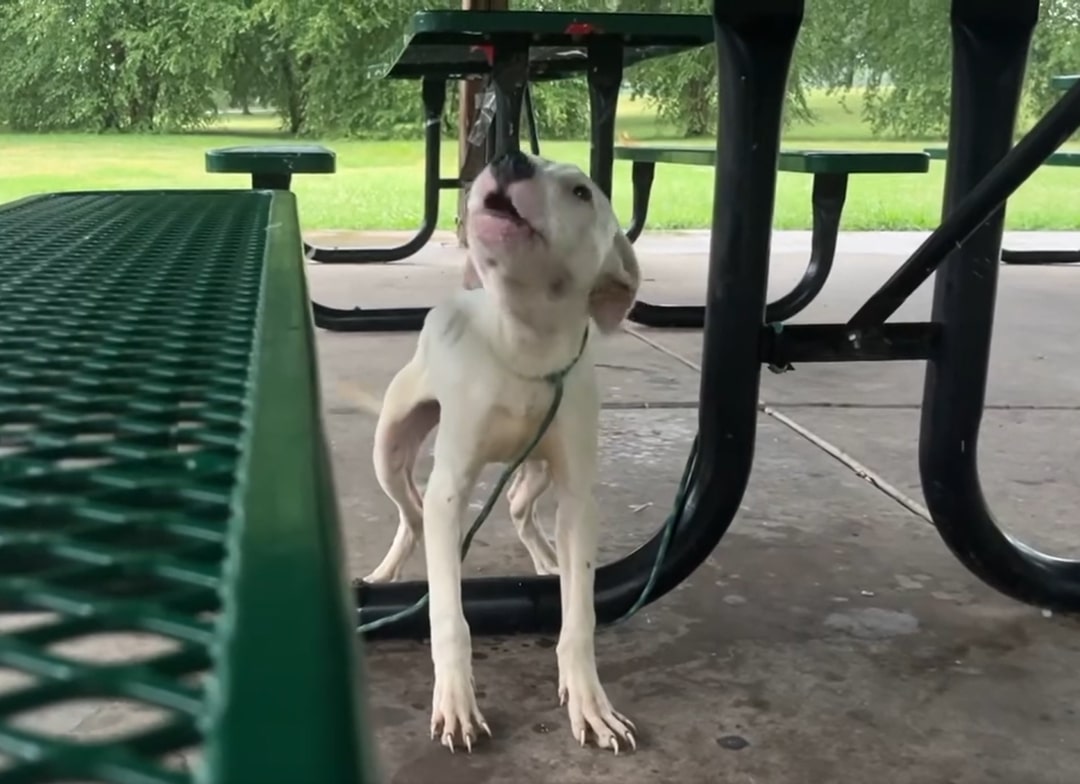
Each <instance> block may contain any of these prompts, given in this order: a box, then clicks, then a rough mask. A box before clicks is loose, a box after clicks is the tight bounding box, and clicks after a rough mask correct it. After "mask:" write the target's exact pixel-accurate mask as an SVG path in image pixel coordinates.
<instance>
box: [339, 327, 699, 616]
mask: <svg viewBox="0 0 1080 784" xmlns="http://www.w3.org/2000/svg"><path fill="white" fill-rule="evenodd" d="M588 340H589V331H588V329H586V330H585V334H584V335H583V336H582V338H581V347H580V348H579V349H578V353H577V356H575V357H574V358H573V359H572V360H571V361H570V364H569V365H567V366H566V367H565V368H563V369H562V370H557V371H555V372H554V373H549V374H548V375H546V376H544V377H543V379H542V380H543V381H547V382H548V383H549V384H551V386H552V389H553V390H554V395H553V396H552V399H551V405H550V406H549V407H548V410H547V413H546V414H544V419H543V421H542V422H541V423H540V427H539V428H538V429H537V431H536V435H535V436H533V439H532V441H530V442H529V445H528V446H526V447H525V449H524V450H522V452H521V454H520V455H518V457H517V458H515V460H514V461H513V462H512V463H510V465H508V466H507V467H506V468H505V469H504V470H503V472H502V474H500V475H499V479H498V481H497V482H496V483H495V487H494V488H492V491H491V493H490V495H489V496H488V499H487V502H486V503H485V504H484V506H483V508H482V509H481V510H480V512H479V513H478V514H477V515H476V519H475V520H473V524H472V525H471V526H469V530H468V531H467V532H466V533H465V539H464V540H463V541H462V543H461V560H463V561H464V560H465V556H466V555H467V554H468V552H469V546H470V545H472V540H473V537H474V536H476V532H477V531H479V530H480V526H482V525H483V524H484V523H485V522H486V521H487V519H488V516H489V515H490V514H491V510H492V509H494V508H495V502H496V501H498V500H499V496H501V495H502V492H503V488H505V487H506V483H507V482H509V481H510V477H512V476H513V475H514V472H515V471H517V470H518V468H520V467H521V464H522V463H524V462H525V461H526V460H527V459H528V458H529V455H530V454H532V451H533V450H534V449H535V448H536V446H537V444H539V443H540V439H542V438H543V437H544V434H545V433H546V432H547V429H548V428H549V427H551V423H552V422H554V421H555V415H556V414H557V413H558V411H559V404H560V403H562V399H563V387H564V383H565V381H566V377H567V376H568V375H570V371H571V370H573V369H574V367H575V366H576V365H577V363H578V360H579V359H581V355H582V354H584V353H585V345H586V344H587V343H588ZM697 444H698V439H697V436H694V444H693V447H692V448H691V451H690V459H689V460H688V461H687V463H686V468H685V469H684V471H683V476H682V480H681V481H680V482H679V489H678V492H677V494H676V497H675V508H674V510H673V511H672V513H671V514H670V515H668V518H667V520H665V521H664V529H663V533H662V535H661V538H660V545H659V547H658V549H657V551H656V560H655V562H654V563H653V567H652V570H651V571H650V572H649V578H648V580H646V582H645V586H644V587H643V588H642V590H641V594H640V595H639V596H638V598H637V600H636V601H635V602H634V604H633V606H631V608H630V609H629V610H627V612H626V613H625V614H624V615H623V616H622V617H621V618H619V619H618V620H616V621H615V623H622V622H623V621H625V620H627V619H628V618H630V616H632V615H634V614H635V613H637V611H638V610H640V609H641V608H642V607H643V606H644V605H645V603H646V602H647V601H648V599H649V595H650V593H651V592H652V590H653V588H654V587H655V586H656V581H657V579H658V577H659V575H660V567H661V565H662V564H663V562H664V558H665V557H666V555H667V551H668V548H669V546H670V545H671V539H672V537H673V536H674V534H675V529H676V528H678V525H679V523H680V522H681V520H682V515H683V511H684V510H685V508H686V495H687V493H686V491H687V489H688V488H689V486H690V480H691V478H692V476H693V475H694V473H695V469H696V468H697ZM430 596H431V594H429V593H425V594H424V595H423V596H422V597H420V599H419V601H417V602H416V603H415V604H413V605H412V606H411V607H406V608H405V609H404V610H401V611H399V612H396V613H394V614H393V615H387V616H386V617H385V618H379V619H378V620H377V621H371V622H370V623H362V624H360V626H358V627H357V631H358V632H360V633H361V634H364V633H366V632H373V631H375V630H376V629H382V628H383V627H385V626H389V625H391V624H393V623H397V622H398V621H400V620H403V619H405V618H408V617H410V616H412V615H414V614H415V613H418V612H420V611H421V610H423V609H424V608H425V607H427V603H428V599H429V598H430Z"/></svg>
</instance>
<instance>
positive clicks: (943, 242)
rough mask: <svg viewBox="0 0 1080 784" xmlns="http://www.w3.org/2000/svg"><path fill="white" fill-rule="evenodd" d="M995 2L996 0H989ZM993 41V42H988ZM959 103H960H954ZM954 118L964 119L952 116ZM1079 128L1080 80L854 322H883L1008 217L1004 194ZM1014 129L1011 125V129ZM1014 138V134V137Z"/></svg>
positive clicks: (967, 192) (974, 187) (950, 167)
mask: <svg viewBox="0 0 1080 784" xmlns="http://www.w3.org/2000/svg"><path fill="white" fill-rule="evenodd" d="M989 5H990V6H991V7H994V6H995V5H996V4H995V3H990V4H989ZM986 45H987V46H989V44H986ZM954 108H955V107H954ZM953 122H954V123H955V122H963V121H961V120H959V118H957V117H953ZM1077 128H1080V84H1077V85H1076V86H1074V87H1072V88H1071V89H1070V90H1069V91H1068V92H1067V93H1065V95H1064V96H1063V97H1062V98H1061V99H1060V100H1059V101H1058V102H1057V103H1056V104H1055V105H1054V107H1053V108H1052V109H1051V110H1050V111H1049V112H1047V113H1046V115H1045V116H1043V117H1042V119H1040V120H1039V121H1038V122H1037V123H1036V124H1035V127H1034V128H1032V129H1031V130H1030V131H1029V132H1028V133H1027V134H1025V135H1024V138H1022V139H1021V140H1020V141H1019V142H1018V143H1017V145H1016V146H1015V147H1013V148H1012V150H1007V154H1006V155H1004V157H1003V158H1001V159H995V160H994V162H993V165H992V167H988V170H987V171H986V176H985V177H983V178H981V179H980V180H979V181H977V182H976V181H973V182H972V183H971V188H970V189H966V190H965V191H964V192H963V198H962V199H957V200H955V201H950V205H951V208H950V210H949V213H948V215H947V217H946V218H945V219H944V220H943V221H942V223H941V225H940V226H938V228H937V229H935V230H934V232H933V233H932V234H931V235H930V236H929V237H927V238H926V240H925V241H924V242H923V244H922V245H920V246H919V248H918V249H917V250H916V251H915V253H913V254H912V256H911V258H909V259H908V260H907V261H906V262H904V264H903V266H901V267H900V269H898V270H897V271H896V272H895V273H894V274H893V276H892V277H891V278H889V279H888V280H887V281H886V282H885V284H884V285H883V286H882V287H881V288H880V289H878V290H877V291H876V292H874V294H873V295H872V296H871V297H870V299H868V300H867V301H866V304H865V305H863V306H862V307H861V308H859V310H858V311H857V312H856V313H855V315H854V316H852V317H851V320H850V322H849V323H850V324H852V325H853V326H856V325H857V326H868V325H870V324H882V323H884V322H885V320H886V319H887V318H889V316H891V315H892V314H893V313H895V312H896V309H897V308H899V307H900V306H901V305H903V304H904V301H905V300H906V299H907V298H908V297H910V296H911V293H912V292H913V291H915V289H917V288H918V287H919V286H920V285H921V284H922V283H923V281H925V280H926V279H927V278H928V277H930V275H931V274H932V273H933V272H934V270H936V269H937V268H938V266H939V265H940V264H941V263H942V261H943V260H944V259H945V257H946V255H947V254H949V253H950V252H951V251H953V249H954V248H956V247H957V246H958V245H961V244H963V243H964V242H966V241H967V240H968V238H969V237H971V235H972V233H973V232H975V231H976V230H977V229H979V228H980V226H981V225H982V224H984V222H985V221H987V220H988V219H991V218H992V219H993V220H994V221H1004V215H1005V212H1004V207H1003V205H1004V204H1005V200H1006V199H1008V198H1009V197H1010V196H1011V195H1012V194H1013V193H1014V192H1015V191H1016V189H1017V188H1019V187H1020V186H1021V185H1023V184H1024V182H1025V181H1026V180H1027V179H1028V178H1029V177H1030V176H1031V175H1032V174H1033V173H1034V172H1035V170H1036V169H1038V168H1039V167H1040V166H1042V164H1043V162H1044V161H1046V159H1047V158H1049V157H1050V155H1051V154H1053V152H1054V151H1055V150H1056V149H1057V148H1058V147H1060V146H1061V145H1062V144H1063V143H1064V142H1065V141H1066V140H1067V139H1068V138H1069V137H1070V136H1071V135H1072V134H1073V133H1075V132H1076V129H1077ZM1010 134H1011V129H1010ZM1010 141H1011V139H1010ZM955 154H956V151H955V150H953V149H952V148H951V147H950V149H949V154H948V163H947V166H948V169H947V171H953V170H955V169H956V168H957V165H956V164H955V162H954V160H953V155H955ZM1000 248H1001V242H1000V241H999V242H998V249H997V250H996V251H995V253H994V263H997V261H998V258H999V256H1000Z"/></svg>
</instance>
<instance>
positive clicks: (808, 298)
mask: <svg viewBox="0 0 1080 784" xmlns="http://www.w3.org/2000/svg"><path fill="white" fill-rule="evenodd" d="M847 185H848V176H847V175H846V174H816V175H814V193H813V196H812V203H813V209H814V230H813V233H812V234H811V235H810V261H809V263H808V264H807V265H806V272H804V273H803V276H802V278H801V279H800V280H799V282H798V283H796V284H795V288H793V289H792V290H791V291H789V292H788V293H787V294H785V295H784V296H782V297H781V298H780V299H778V300H776V302H770V303H769V307H768V308H766V310H765V320H766V321H787V320H788V319H789V318H791V317H792V316H794V315H795V314H796V313H798V312H799V311H801V310H802V309H803V308H805V307H806V306H807V305H809V304H810V303H811V302H813V301H814V297H816V296H817V295H818V294H820V293H821V290H822V289H823V288H824V287H825V281H827V280H828V279H829V273H830V272H832V265H833V259H835V258H836V240H837V238H838V237H839V236H840V216H841V215H843V213H844V200H845V199H846V198H847Z"/></svg>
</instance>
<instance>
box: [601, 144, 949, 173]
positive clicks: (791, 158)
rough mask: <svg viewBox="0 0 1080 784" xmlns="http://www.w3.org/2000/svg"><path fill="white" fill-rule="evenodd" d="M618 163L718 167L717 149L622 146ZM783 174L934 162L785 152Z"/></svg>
mask: <svg viewBox="0 0 1080 784" xmlns="http://www.w3.org/2000/svg"><path fill="white" fill-rule="evenodd" d="M615 159H616V160H624V161H635V162H638V163H675V164H683V165H687V166H715V165H716V149H715V148H714V147H659V146H654V145H648V146H638V145H632V146H631V145H620V146H617V147H616V148H615ZM778 167H779V170H780V171H786V172H802V173H804V174H899V173H916V174H917V173H920V172H925V171H928V170H929V168H930V162H929V159H928V157H927V155H926V154H925V153H921V152H850V151H847V150H781V151H780V159H779V161H778Z"/></svg>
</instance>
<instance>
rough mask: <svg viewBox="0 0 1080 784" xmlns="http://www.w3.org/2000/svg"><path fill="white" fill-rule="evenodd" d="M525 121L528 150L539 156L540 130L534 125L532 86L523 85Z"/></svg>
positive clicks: (534, 113) (534, 110)
mask: <svg viewBox="0 0 1080 784" xmlns="http://www.w3.org/2000/svg"><path fill="white" fill-rule="evenodd" d="M525 119H526V120H528V121H529V150H530V151H531V152H532V154H533V155H539V154H540V129H539V128H538V127H537V125H536V107H534V106H533V99H532V86H531V85H528V84H526V85H525Z"/></svg>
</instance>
